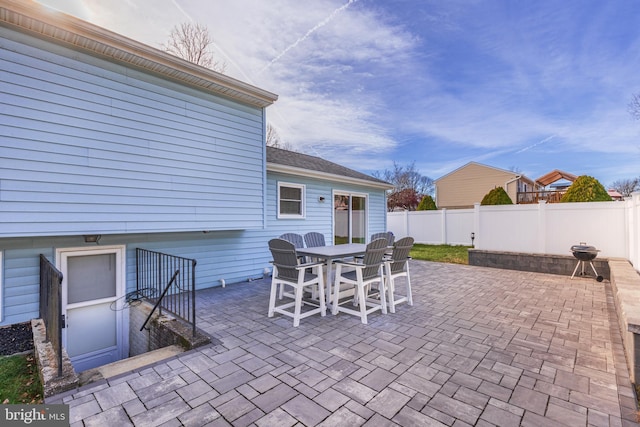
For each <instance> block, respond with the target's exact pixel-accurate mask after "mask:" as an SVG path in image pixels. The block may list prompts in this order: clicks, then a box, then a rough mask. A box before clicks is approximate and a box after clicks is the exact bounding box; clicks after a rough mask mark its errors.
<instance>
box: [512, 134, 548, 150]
mask: <svg viewBox="0 0 640 427" xmlns="http://www.w3.org/2000/svg"><path fill="white" fill-rule="evenodd" d="M556 136H558V135H555V134H554V135H551V136H548V137H546V138H545V139H543V140H542V141H538V142H536V143H535V144H532V145H530V146H528V147H524V148H521V149H520V150H518V151H516V152H515V154H520V153H522V152H523V151H527V150H531V149H532V148H535V147H537V146H538V145H540V144H544V143H545V142H549V141H551V140H552V139H553V138H555V137H556Z"/></svg>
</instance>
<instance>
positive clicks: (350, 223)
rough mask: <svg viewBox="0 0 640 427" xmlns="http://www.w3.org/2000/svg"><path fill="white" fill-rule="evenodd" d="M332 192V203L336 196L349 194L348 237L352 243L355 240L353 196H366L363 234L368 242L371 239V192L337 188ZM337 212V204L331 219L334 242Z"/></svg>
mask: <svg viewBox="0 0 640 427" xmlns="http://www.w3.org/2000/svg"><path fill="white" fill-rule="evenodd" d="M332 193H333V194H332V197H331V200H332V202H331V203H332V204H333V200H335V197H336V196H347V197H349V212H348V215H349V219H348V239H349V243H351V242H352V241H353V217H352V215H353V209H352V207H353V205H352V200H353V197H361V198H364V208H365V211H364V218H363V221H364V224H363V225H364V236H363V238H364V242H365V243H367V242H368V241H369V239H368V235H369V234H368V233H369V194H368V193H358V192H355V191H344V190H335V189H334V190H333V192H332ZM335 214H336V211H335V206H334V209H333V210H332V221H331V222H332V223H333V224H332V226H331V228H332V235H333V237H332V239H333V240H334V244H335V237H336V217H335Z"/></svg>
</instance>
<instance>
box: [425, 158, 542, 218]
mask: <svg viewBox="0 0 640 427" xmlns="http://www.w3.org/2000/svg"><path fill="white" fill-rule="evenodd" d="M434 183H435V186H436V204H437V206H438V208H450V209H451V208H454V209H456V208H458V209H459V208H471V207H473V205H474V203H480V202H481V201H482V198H483V197H484V196H485V195H486V194H487V193H488V192H489V191H491V190H492V189H494V188H496V187H503V188H504V189H505V191H506V192H507V194H509V197H511V200H512V201H513V202H514V203H516V200H517V193H518V191H519V186H524V185H527V186H529V187H534V186H535V184H534V182H533V181H532V180H531V179H529V178H527V177H525V176H523V175H521V174H518V173H516V172H513V171H508V170H504V169H499V168H495V167H493V166H487V165H483V164H480V163H476V162H470V163H467V164H466V165H464V166H462V167H460V168H458V169H456V170H454V171H452V172H450V173H448V174H446V175H444V176H442V177H440V178H438V179H436V180H435V181H434Z"/></svg>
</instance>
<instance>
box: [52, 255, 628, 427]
mask: <svg viewBox="0 0 640 427" xmlns="http://www.w3.org/2000/svg"><path fill="white" fill-rule="evenodd" d="M411 269H412V270H411V272H412V278H413V290H414V301H415V305H414V306H413V307H409V306H407V305H406V304H402V305H400V306H398V307H397V312H396V313H395V314H387V315H382V314H379V313H374V314H373V315H371V316H370V317H369V324H368V325H362V324H361V323H360V320H359V319H358V318H356V317H353V316H348V315H345V314H340V315H338V316H332V315H330V314H328V315H327V317H324V318H322V317H320V316H312V317H310V318H307V319H303V320H302V321H301V324H300V327H298V328H293V327H292V326H291V319H290V318H284V317H282V316H276V317H274V318H267V316H266V313H267V301H268V288H269V285H268V283H267V282H264V281H261V280H260V281H254V282H247V283H240V284H233V285H229V286H228V287H227V288H225V289H223V288H216V289H209V290H204V291H200V292H199V294H198V311H199V319H198V321H199V327H200V328H202V329H203V330H205V331H206V332H208V333H209V334H211V335H212V336H213V337H214V338H215V339H216V340H218V342H217V343H216V344H213V345H209V346H206V347H203V348H199V349H196V350H192V351H189V352H186V353H183V354H181V355H179V356H176V357H174V358H172V359H169V360H166V361H163V362H160V363H157V364H155V365H153V366H150V367H146V368H142V369H139V370H137V371H135V372H130V373H127V374H124V375H120V376H118V377H114V378H111V379H108V380H102V381H100V382H97V383H92V384H89V385H87V386H85V387H83V388H81V389H80V390H76V391H73V392H67V393H64V394H60V395H57V396H53V397H52V398H50V399H48V400H47V403H60V402H64V403H68V404H69V405H70V415H71V421H72V426H80V425H85V426H106V425H109V426H115V425H117V426H125V425H136V426H155V425H164V426H179V425H185V426H198V425H211V426H227V425H233V426H278V427H286V426H302V425H304V426H314V425H321V426H350V427H351V426H360V425H364V426H395V425H399V426H442V425H446V426H456V427H457V426H469V425H471V426H491V425H500V426H518V425H523V426H556V425H557V426H631V425H638V424H636V422H635V420H636V403H635V397H634V393H633V390H632V385H631V384H630V382H629V375H628V371H627V367H626V364H625V359H624V353H623V349H622V344H621V339H620V333H619V331H618V329H617V327H618V326H617V321H616V313H615V310H614V309H613V300H612V295H611V290H610V285H609V283H608V282H606V281H605V282H602V283H598V282H596V281H595V280H592V279H588V278H576V279H573V280H570V279H569V277H564V276H554V275H546V274H537V273H528V272H518V271H508V270H499V269H490V268H479V267H471V266H460V265H452V264H440V263H429V262H421V261H412V264H411Z"/></svg>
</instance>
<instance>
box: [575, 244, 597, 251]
mask: <svg viewBox="0 0 640 427" xmlns="http://www.w3.org/2000/svg"><path fill="white" fill-rule="evenodd" d="M571 251H572V252H590V253H597V252H600V251H599V250H598V249H596V247H595V246H587V245H573V246H571Z"/></svg>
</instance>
